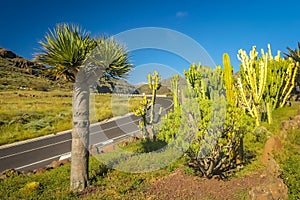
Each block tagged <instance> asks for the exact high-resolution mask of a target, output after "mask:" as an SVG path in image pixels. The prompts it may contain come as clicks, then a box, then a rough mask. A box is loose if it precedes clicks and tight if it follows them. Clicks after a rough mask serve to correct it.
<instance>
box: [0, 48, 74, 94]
mask: <svg viewBox="0 0 300 200" xmlns="http://www.w3.org/2000/svg"><path fill="white" fill-rule="evenodd" d="M45 71H46V67H45V66H43V65H41V64H38V63H36V62H34V61H30V60H27V59H25V58H22V57H21V56H18V55H16V54H15V53H14V52H12V51H9V50H7V49H4V48H0V91H5V90H20V89H21V90H40V91H48V90H54V89H70V87H71V84H69V83H64V82H61V81H55V80H51V79H50V78H49V77H47V76H46V73H45Z"/></svg>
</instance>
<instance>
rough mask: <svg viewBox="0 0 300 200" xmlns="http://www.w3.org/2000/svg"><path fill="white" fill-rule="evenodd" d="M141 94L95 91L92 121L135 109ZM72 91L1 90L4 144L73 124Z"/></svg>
mask: <svg viewBox="0 0 300 200" xmlns="http://www.w3.org/2000/svg"><path fill="white" fill-rule="evenodd" d="M139 101H140V98H137V97H135V98H129V99H128V98H126V97H115V96H113V97H112V96H111V95H91V108H90V113H91V121H92V122H98V121H102V120H104V119H107V118H111V117H114V116H119V115H124V114H126V113H128V112H131V111H132V110H133V109H134V108H135V107H137V105H138V104H139ZM71 119H72V93H71V92H69V91H51V92H42V91H6V92H0V145H2V144H7V143H12V142H16V141H21V140H25V139H29V138H34V137H38V136H43V135H48V134H53V133H57V132H59V131H63V130H68V129H71V128H72V125H71Z"/></svg>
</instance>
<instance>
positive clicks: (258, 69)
mask: <svg viewBox="0 0 300 200" xmlns="http://www.w3.org/2000/svg"><path fill="white" fill-rule="evenodd" d="M261 53H262V57H261V59H258V52H257V51H256V47H255V46H253V47H252V50H251V51H250V56H248V55H247V53H246V51H244V50H242V49H240V50H239V51H238V59H239V60H240V61H241V70H240V72H241V77H240V78H239V79H238V85H239V90H240V94H241V102H242V104H243V105H244V106H245V108H246V109H247V110H248V112H249V114H250V115H251V116H252V117H253V118H255V121H256V126H259V125H260V104H261V101H262V98H263V94H264V92H265V87H266V80H267V70H268V54H265V53H264V51H263V50H261Z"/></svg>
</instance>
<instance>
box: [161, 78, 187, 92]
mask: <svg viewBox="0 0 300 200" xmlns="http://www.w3.org/2000/svg"><path fill="white" fill-rule="evenodd" d="M171 79H172V77H171V78H166V79H164V80H162V81H161V84H162V85H163V86H165V87H167V88H169V89H170V90H171V89H172V87H171ZM178 85H179V88H180V87H184V86H187V82H186V79H185V77H183V76H180V79H179V84H178Z"/></svg>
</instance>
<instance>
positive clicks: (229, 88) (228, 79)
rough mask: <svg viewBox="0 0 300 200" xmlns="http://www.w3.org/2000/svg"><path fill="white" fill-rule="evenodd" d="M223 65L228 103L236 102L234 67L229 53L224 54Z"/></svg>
mask: <svg viewBox="0 0 300 200" xmlns="http://www.w3.org/2000/svg"><path fill="white" fill-rule="evenodd" d="M223 66H224V82H225V88H226V100H227V102H228V103H231V104H233V103H234V88H233V81H232V76H233V67H232V66H231V64H230V58H229V55H228V54H227V53H224V54H223Z"/></svg>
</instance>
